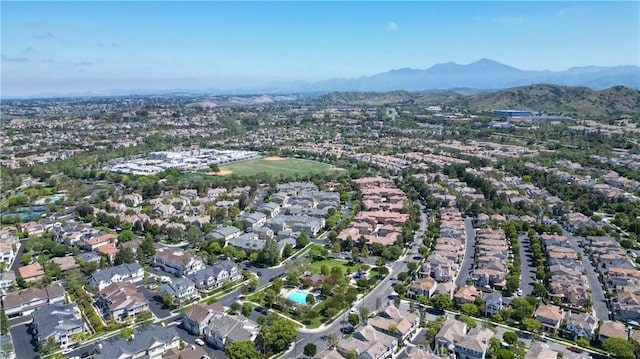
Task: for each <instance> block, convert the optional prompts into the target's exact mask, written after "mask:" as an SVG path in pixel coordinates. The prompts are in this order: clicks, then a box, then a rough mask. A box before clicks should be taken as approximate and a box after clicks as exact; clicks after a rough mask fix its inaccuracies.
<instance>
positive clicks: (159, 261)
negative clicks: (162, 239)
mask: <svg viewBox="0 0 640 359" xmlns="http://www.w3.org/2000/svg"><path fill="white" fill-rule="evenodd" d="M153 266H154V267H158V268H160V269H161V270H162V271H164V272H167V273H169V274H173V275H175V276H176V277H181V276H183V275H189V274H193V273H195V272H197V271H199V270H201V269H202V268H204V262H203V260H202V258H200V257H199V256H196V255H193V254H191V253H188V252H183V251H180V250H176V249H171V248H168V249H163V250H161V251H158V252H156V254H155V255H154V256H153Z"/></svg>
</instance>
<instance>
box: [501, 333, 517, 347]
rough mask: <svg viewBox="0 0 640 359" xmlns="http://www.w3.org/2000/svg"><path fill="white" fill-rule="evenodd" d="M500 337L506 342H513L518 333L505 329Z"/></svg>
mask: <svg viewBox="0 0 640 359" xmlns="http://www.w3.org/2000/svg"><path fill="white" fill-rule="evenodd" d="M502 339H504V341H505V343H507V344H513V343H515V342H516V341H517V340H518V335H517V334H516V333H515V332H509V331H507V332H504V334H502Z"/></svg>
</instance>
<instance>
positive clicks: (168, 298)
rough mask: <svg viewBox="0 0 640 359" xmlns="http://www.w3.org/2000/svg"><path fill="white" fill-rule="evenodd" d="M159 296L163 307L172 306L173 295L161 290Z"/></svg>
mask: <svg viewBox="0 0 640 359" xmlns="http://www.w3.org/2000/svg"><path fill="white" fill-rule="evenodd" d="M160 298H161V299H162V304H164V306H165V307H167V308H173V296H172V295H171V294H169V293H167V292H163V293H162V296H161V297H160Z"/></svg>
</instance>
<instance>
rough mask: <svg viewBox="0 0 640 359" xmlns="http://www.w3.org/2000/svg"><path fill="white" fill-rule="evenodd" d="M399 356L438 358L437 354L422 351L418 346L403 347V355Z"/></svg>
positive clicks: (416, 358) (419, 358) (410, 358)
mask: <svg viewBox="0 0 640 359" xmlns="http://www.w3.org/2000/svg"><path fill="white" fill-rule="evenodd" d="M401 358H406V359H440V357H439V356H437V355H435V354H433V353H431V352H427V351H424V350H423V349H421V348H418V347H407V348H406V349H405V352H404V357H402V356H401Z"/></svg>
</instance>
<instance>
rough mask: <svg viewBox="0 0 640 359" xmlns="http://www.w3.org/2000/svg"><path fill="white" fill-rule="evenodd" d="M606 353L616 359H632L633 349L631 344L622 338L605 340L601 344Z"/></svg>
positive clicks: (633, 356)
mask: <svg viewBox="0 0 640 359" xmlns="http://www.w3.org/2000/svg"><path fill="white" fill-rule="evenodd" d="M602 346H603V347H604V349H605V350H606V351H608V352H609V353H611V354H613V355H615V356H616V358H622V359H633V358H635V355H634V354H633V347H632V346H631V342H629V341H628V340H625V339H622V338H607V339H605V340H604V342H603V343H602Z"/></svg>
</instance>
